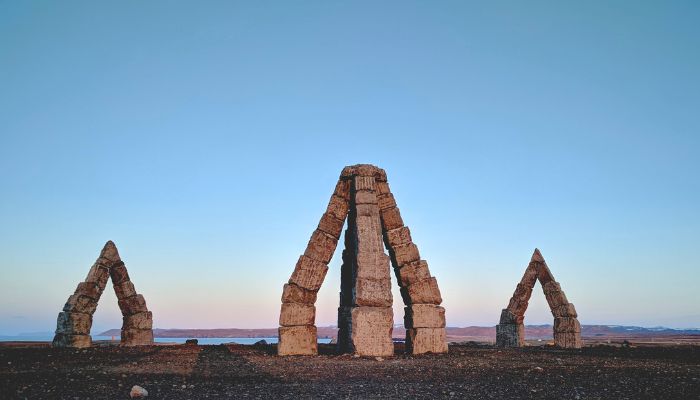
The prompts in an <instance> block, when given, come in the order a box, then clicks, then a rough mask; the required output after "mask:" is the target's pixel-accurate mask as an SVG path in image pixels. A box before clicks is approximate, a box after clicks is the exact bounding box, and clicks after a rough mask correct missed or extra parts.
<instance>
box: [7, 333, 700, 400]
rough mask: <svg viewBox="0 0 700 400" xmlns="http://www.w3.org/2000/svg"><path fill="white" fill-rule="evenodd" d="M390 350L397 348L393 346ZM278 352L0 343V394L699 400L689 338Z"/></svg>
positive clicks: (699, 364) (697, 361)
mask: <svg viewBox="0 0 700 400" xmlns="http://www.w3.org/2000/svg"><path fill="white" fill-rule="evenodd" d="M398 351H401V349H400V346H399V348H397V352H398ZM321 353H322V354H321V355H320V356H316V357H277V356H275V355H274V354H275V348H274V346H240V345H220V346H185V345H169V346H164V345H158V346H145V347H138V348H120V347H116V346H106V347H93V348H89V349H84V350H69V349H52V348H50V347H48V346H46V345H33V346H25V347H18V346H8V345H1V346H0V398H2V399H11V398H19V399H24V398H27V399H43V398H64V399H88V398H90V399H127V398H129V391H130V389H131V387H132V386H133V385H139V386H142V387H144V388H145V389H146V390H148V392H149V396H148V398H155V399H199V398H276V399H292V398H294V399H296V398H398V397H409V398H475V399H518V398H534V399H540V398H542V399H545V398H546V399H610V398H614V399H625V398H627V399H700V347H697V346H677V347H649V348H646V347H645V348H619V347H602V346H601V347H589V348H585V349H582V350H557V349H552V348H542V347H537V348H534V347H531V348H524V349H509V350H501V349H495V348H493V347H488V346H467V345H453V346H450V352H449V354H447V355H424V356H416V357H414V356H405V355H398V356H395V357H389V358H385V359H374V358H359V357H352V356H349V355H335V354H333V351H332V347H330V346H322V348H321Z"/></svg>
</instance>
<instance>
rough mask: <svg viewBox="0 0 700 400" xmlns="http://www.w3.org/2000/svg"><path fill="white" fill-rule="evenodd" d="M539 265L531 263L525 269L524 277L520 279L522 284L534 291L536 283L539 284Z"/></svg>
mask: <svg viewBox="0 0 700 400" xmlns="http://www.w3.org/2000/svg"><path fill="white" fill-rule="evenodd" d="M537 275H538V271H537V263H534V262H531V263H530V264H529V265H528V266H527V268H526V269H525V273H524V274H523V277H522V278H521V279H520V284H521V285H523V286H525V287H527V288H530V289H532V288H533V287H535V282H537Z"/></svg>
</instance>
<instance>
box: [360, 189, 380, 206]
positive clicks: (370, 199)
mask: <svg viewBox="0 0 700 400" xmlns="http://www.w3.org/2000/svg"><path fill="white" fill-rule="evenodd" d="M355 204H377V195H376V194H374V192H370V191H367V190H361V191H358V192H355Z"/></svg>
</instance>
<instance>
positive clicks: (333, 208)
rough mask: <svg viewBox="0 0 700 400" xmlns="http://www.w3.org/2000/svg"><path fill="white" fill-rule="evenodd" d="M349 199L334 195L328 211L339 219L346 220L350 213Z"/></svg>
mask: <svg viewBox="0 0 700 400" xmlns="http://www.w3.org/2000/svg"><path fill="white" fill-rule="evenodd" d="M348 207H349V206H348V201H347V200H346V199H344V198H342V197H340V196H336V195H333V196H331V200H330V201H329V202H328V208H326V212H327V213H328V214H331V215H333V216H334V217H336V218H337V219H340V220H343V221H345V218H346V217H347V215H348Z"/></svg>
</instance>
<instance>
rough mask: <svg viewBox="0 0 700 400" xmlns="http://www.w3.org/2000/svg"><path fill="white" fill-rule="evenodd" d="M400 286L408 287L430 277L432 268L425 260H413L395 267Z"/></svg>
mask: <svg viewBox="0 0 700 400" xmlns="http://www.w3.org/2000/svg"><path fill="white" fill-rule="evenodd" d="M394 272H395V273H396V278H397V280H398V282H399V286H401V287H406V286H408V285H412V284H414V283H416V282H420V281H422V280H425V279H429V278H430V269H429V268H428V263H427V262H426V261H425V260H418V261H413V262H410V263H408V264H404V265H403V266H401V267H400V268H394Z"/></svg>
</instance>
